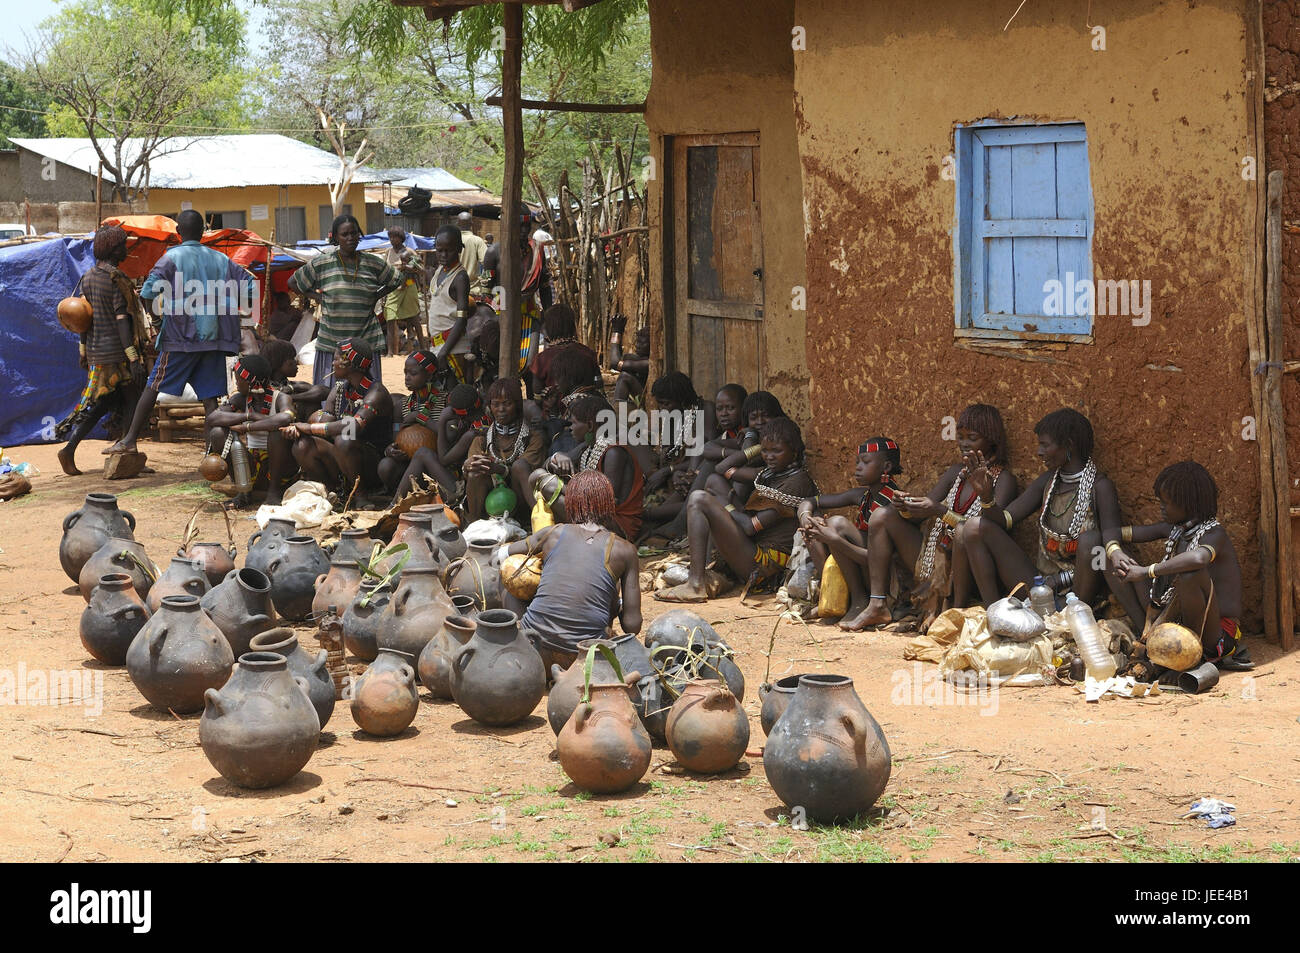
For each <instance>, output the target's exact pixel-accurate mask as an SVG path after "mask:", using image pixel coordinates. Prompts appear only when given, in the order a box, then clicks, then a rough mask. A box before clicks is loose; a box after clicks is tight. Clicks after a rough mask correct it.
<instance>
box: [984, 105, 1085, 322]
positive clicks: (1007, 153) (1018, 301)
mask: <svg viewBox="0 0 1300 953" xmlns="http://www.w3.org/2000/svg"><path fill="white" fill-rule="evenodd" d="M963 131H964V132H965V133H966V134H967V135H968V136H969V137H970V138H969V146H970V148H969V153H968V155H969V164H968V166H967V167H966V170H965V171H966V173H967V174H966V175H965V176H963V179H964V180H965V181H964V182H963V183H962V185H963V187H966V188H968V189H969V193H968V194H969V195H970V202H969V205H967V204H966V203H962V207H963V209H966V210H968V212H969V214H970V217H971V221H970V222H969V224H968V225H967V226H966V227H964V228H962V234H963V235H967V236H969V238H968V245H967V247H965V248H961V249H960V252H959V253H961V254H963V255H964V256H965V257H967V261H966V262H965V263H964V264H966V265H967V268H966V274H967V279H966V280H967V286H968V287H967V288H965V289H962V290H963V292H964V293H963V294H962V299H963V301H962V305H963V310H964V311H965V314H963V315H962V317H963V321H962V323H963V324H965V325H966V326H968V327H974V328H985V329H990V330H1006V331H1037V332H1043V333H1053V334H1088V333H1090V332H1091V331H1092V316H1091V315H1089V314H1079V315H1073V314H1070V313H1068V312H1069V310H1072V308H1073V303H1074V301H1075V298H1076V294H1075V283H1077V282H1079V281H1088V282H1091V281H1092V253H1091V237H1092V187H1091V184H1090V181H1089V176H1088V146H1087V140H1086V138H1085V134H1084V127H1083V124H1082V123H1071V124H1061V125H1043V126H987V127H974V128H970V129H967V130H963ZM1049 281H1059V282H1061V283H1062V285H1063V286H1064V300H1065V301H1066V302H1067V305H1066V308H1067V313H1066V314H1064V315H1050V316H1049V315H1047V314H1046V313H1045V312H1046V310H1048V309H1046V308H1045V307H1044V303H1045V299H1046V298H1047V296H1048V292H1047V291H1045V290H1044V285H1046V284H1047V282H1049Z"/></svg>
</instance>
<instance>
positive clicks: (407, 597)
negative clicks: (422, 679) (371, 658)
mask: <svg viewBox="0 0 1300 953" xmlns="http://www.w3.org/2000/svg"><path fill="white" fill-rule="evenodd" d="M452 611H453V609H452V605H451V600H450V599H448V598H447V592H446V590H444V589H443V588H442V583H441V582H439V581H438V570H436V569H434V568H432V567H429V568H421V569H406V570H404V571H403V572H402V578H401V581H399V582H398V584H397V588H396V589H394V590H393V598H392V599H391V600H389V603H388V607H387V608H386V609H385V610H384V615H383V618H382V619H380V624H379V647H380V648H381V649H397V651H399V652H405V653H407V654H408V655H410V656H411V657H412V658H419V657H420V653H421V652H423V651H424V647H425V646H426V645H428V644H429V640H430V639H432V638H433V636H434V635H435V634H436V633H437V631H438V630H439V629H441V628H442V623H443V622H444V620H446V618H447V616H449V615H451V614H452Z"/></svg>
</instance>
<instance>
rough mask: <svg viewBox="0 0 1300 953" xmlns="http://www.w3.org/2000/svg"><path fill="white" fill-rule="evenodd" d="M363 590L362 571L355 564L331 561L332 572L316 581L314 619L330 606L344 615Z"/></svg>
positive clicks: (312, 606) (312, 609)
mask: <svg viewBox="0 0 1300 953" xmlns="http://www.w3.org/2000/svg"><path fill="white" fill-rule="evenodd" d="M360 588H361V570H360V569H359V568H357V564H356V563H355V562H348V561H347V560H346V559H343V560H340V559H337V558H334V559H331V560H330V570H329V572H327V573H326V574H325V575H323V576H321V577H320V578H319V579H317V580H316V594H315V595H314V596H312V600H311V614H312V618H315V619H319V618H320V617H321V616H323V615H324V614H325V612H326V610H328V609H329V607H330V606H334V608H335V609H336V610H337V611H338V613H339V614H342V613H344V612H346V611H347V608H348V606H350V605H351V604H352V600H353V599H355V598H356V597H357V590H358V589H360Z"/></svg>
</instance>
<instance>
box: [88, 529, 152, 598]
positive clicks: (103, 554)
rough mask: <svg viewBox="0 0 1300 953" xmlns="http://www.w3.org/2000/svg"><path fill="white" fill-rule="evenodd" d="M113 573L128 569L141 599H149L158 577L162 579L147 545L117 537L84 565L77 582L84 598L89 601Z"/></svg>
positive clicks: (128, 573)
mask: <svg viewBox="0 0 1300 953" xmlns="http://www.w3.org/2000/svg"><path fill="white" fill-rule="evenodd" d="M113 572H124V573H126V574H127V575H128V576H130V577H131V581H132V583H133V584H134V585H135V591H136V592H138V593H139V594H140V598H141V599H146V600H147V599H148V598H149V590H150V588H151V587H152V586H153V582H154V580H155V579H157V578H158V567H157V566H155V565H154V563H153V560H152V559H150V558H149V554H148V553H146V552H145V551H144V545H143V544H141V543H137V542H136V541H135V540H133V539H123V538H122V537H119V536H114V537H111V538H110V539H109V540H108V542H106V543H104V545H103V546H101V547H99V549H97V550H95V554H94V555H93V556H91V557H90V558H89V559H87V560H86V562H85V565H83V566H82V567H81V575H80V576H78V577H77V583H78V585H80V586H81V598H83V599H85V600H86V601H87V602H89V601H90V594H91V593H92V592H93V591H94V589H95V587H96V586H98V585H99V580H100V579H101V578H102V577H103V576H107V575H108V574H109V573H113Z"/></svg>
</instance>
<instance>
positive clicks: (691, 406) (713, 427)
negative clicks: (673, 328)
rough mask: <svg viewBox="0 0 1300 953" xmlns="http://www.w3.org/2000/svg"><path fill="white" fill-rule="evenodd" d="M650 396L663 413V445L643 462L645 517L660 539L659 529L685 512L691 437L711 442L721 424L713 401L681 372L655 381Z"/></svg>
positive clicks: (649, 530) (689, 487) (661, 431)
mask: <svg viewBox="0 0 1300 953" xmlns="http://www.w3.org/2000/svg"><path fill="white" fill-rule="evenodd" d="M650 396H651V397H653V398H654V402H655V409H656V410H657V411H658V412H659V413H660V414H661V418H660V420H661V423H660V425H659V435H660V438H661V443H660V444H659V446H658V447H657V448H656V451H655V452H654V453H653V454H649V455H647V458H646V459H643V460H642V461H641V463H642V466H643V467H644V468H645V471H646V473H647V474H648V476H647V477H646V487H645V489H646V510H645V517H646V523H647V524H648V527H650V529H648V530H647V531H648V532H652V533H653V535H655V536H659V535H662V533H661V532H660V530H659V529H658V527H662V526H663V525H664V524H665V523H668V522H670V521H671V520H672V519H673V518H674V517H675V516H677V514H678V513H680V512H682V511H683V507H684V506H685V505H686V497H687V495H688V494H689V493H690V490H691V484H692V483H693V482H694V479H695V477H694V474H693V473H691V472H690V471H691V469H692V467H691V461H690V459H689V457H688V454H687V450H688V449H689V448H688V446H687V440H688V438H689V437H691V436H696V435H700V434H702V435H703V440H704V442H707V441H709V440H712V439H713V438H714V437H716V436H717V431H718V421H717V417H716V416H715V413H714V406H713V402H712V401H708V400H703V399H702V398H701V397H700V396H699V394H697V393H696V392H695V385H694V384H693V383H692V382H691V379H690V378H689V377H687V376H686V375H685V374H683V373H682V372H681V371H672V372H670V373H668V374H665V375H664V376H663V377H661V378H659V379H658V380H656V381H655V382H654V384H653V385H651V387H650ZM688 414H689V415H690V417H689V418H688V417H687V415H688ZM688 420H689V421H690V424H689V426H688ZM665 437H666V438H667V440H666V441H665V440H664V439H663V438H665ZM697 439H698V438H697Z"/></svg>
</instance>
